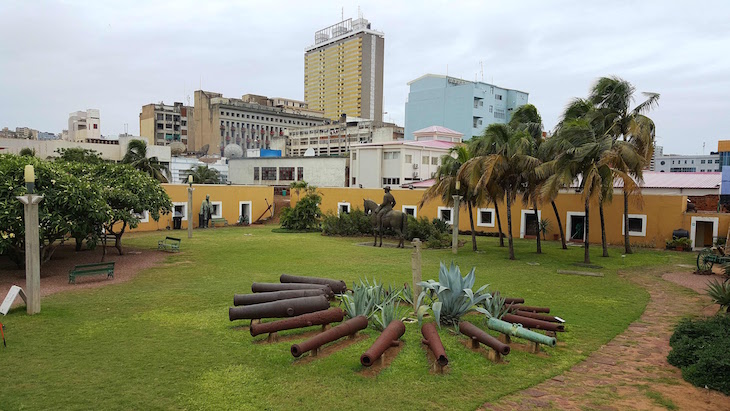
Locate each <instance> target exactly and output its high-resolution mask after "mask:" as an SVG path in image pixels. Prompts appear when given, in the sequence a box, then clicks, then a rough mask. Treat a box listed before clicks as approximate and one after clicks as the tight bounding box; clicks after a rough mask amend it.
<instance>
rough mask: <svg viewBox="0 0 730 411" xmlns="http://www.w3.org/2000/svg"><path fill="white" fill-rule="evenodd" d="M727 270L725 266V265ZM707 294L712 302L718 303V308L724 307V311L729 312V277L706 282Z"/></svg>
mask: <svg viewBox="0 0 730 411" xmlns="http://www.w3.org/2000/svg"><path fill="white" fill-rule="evenodd" d="M725 270H726V272H727V266H725ZM707 287H708V288H707V295H709V296H710V298H712V302H713V303H715V304H720V309H723V308H725V311H726V312H728V313H730V279H726V280H725V281H723V282H719V281H718V280H713V281H711V282H710V283H709V284H707Z"/></svg>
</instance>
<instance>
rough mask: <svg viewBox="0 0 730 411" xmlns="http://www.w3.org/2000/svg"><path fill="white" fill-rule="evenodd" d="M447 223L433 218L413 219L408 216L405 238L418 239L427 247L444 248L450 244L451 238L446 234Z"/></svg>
mask: <svg viewBox="0 0 730 411" xmlns="http://www.w3.org/2000/svg"><path fill="white" fill-rule="evenodd" d="M448 233H449V225H448V223H446V222H444V221H443V220H439V219H438V218H434V219H433V220H432V221H429V220H428V218H426V217H421V218H419V219H415V218H413V217H412V216H408V230H407V231H406V239H408V240H409V241H410V240H413V239H414V238H418V239H420V240H421V241H422V242H423V243H424V244H425V246H426V247H427V248H444V247H449V246H450V245H451V239H450V238H449V236H448Z"/></svg>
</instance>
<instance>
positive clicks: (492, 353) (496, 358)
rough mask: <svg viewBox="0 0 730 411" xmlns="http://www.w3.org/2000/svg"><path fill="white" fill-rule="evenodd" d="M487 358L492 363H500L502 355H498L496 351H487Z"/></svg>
mask: <svg viewBox="0 0 730 411" xmlns="http://www.w3.org/2000/svg"><path fill="white" fill-rule="evenodd" d="M487 356H488V357H489V359H490V360H491V361H492V362H494V363H500V362H502V354H500V353H499V352H498V351H495V350H489V351H488V352H487Z"/></svg>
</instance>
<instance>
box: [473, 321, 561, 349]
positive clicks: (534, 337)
mask: <svg viewBox="0 0 730 411" xmlns="http://www.w3.org/2000/svg"><path fill="white" fill-rule="evenodd" d="M487 327H489V329H490V330H494V331H498V332H501V333H502V334H506V335H513V336H515V337H520V338H524V339H526V340H528V341H532V342H536V343H538V344H543V345H548V346H550V347H555V344H556V340H555V338H554V337H548V336H547V335H544V334H540V333H536V332H534V331H530V330H528V329H526V328H523V327H522V325H521V324H512V323H508V322H507V321H502V320H498V319H496V318H490V319H489V320H487Z"/></svg>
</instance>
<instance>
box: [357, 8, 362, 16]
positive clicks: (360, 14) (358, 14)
mask: <svg viewBox="0 0 730 411" xmlns="http://www.w3.org/2000/svg"><path fill="white" fill-rule="evenodd" d="M357 17H358V18H362V11H360V6H357Z"/></svg>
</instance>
